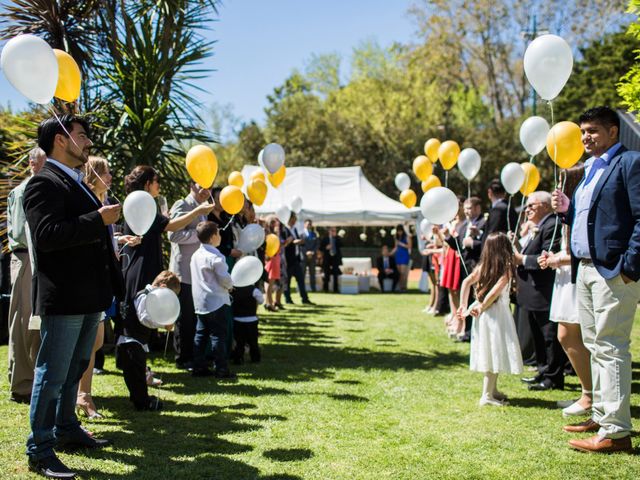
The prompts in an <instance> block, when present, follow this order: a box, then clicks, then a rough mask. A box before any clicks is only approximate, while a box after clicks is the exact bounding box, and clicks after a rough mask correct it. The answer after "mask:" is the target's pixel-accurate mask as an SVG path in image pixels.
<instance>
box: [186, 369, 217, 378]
mask: <svg viewBox="0 0 640 480" xmlns="http://www.w3.org/2000/svg"><path fill="white" fill-rule="evenodd" d="M191 376H192V377H212V376H213V370H211V369H210V368H194V369H193V371H192V372H191Z"/></svg>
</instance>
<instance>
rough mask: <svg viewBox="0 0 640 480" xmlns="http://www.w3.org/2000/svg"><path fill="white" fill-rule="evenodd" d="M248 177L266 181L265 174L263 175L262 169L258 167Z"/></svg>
mask: <svg viewBox="0 0 640 480" xmlns="http://www.w3.org/2000/svg"><path fill="white" fill-rule="evenodd" d="M250 178H251V180H256V179H260V180H262V181H263V182H266V181H267V177H265V176H264V172H263V171H262V170H260V169H258V170H256V171H255V172H253V173H252V174H251V177H250Z"/></svg>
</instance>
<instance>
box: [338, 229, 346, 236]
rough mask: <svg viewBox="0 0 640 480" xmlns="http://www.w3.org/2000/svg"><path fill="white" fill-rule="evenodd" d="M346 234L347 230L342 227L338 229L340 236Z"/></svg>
mask: <svg viewBox="0 0 640 480" xmlns="http://www.w3.org/2000/svg"><path fill="white" fill-rule="evenodd" d="M346 234H347V232H346V231H345V230H343V229H342V228H341V229H340V230H338V236H339V237H340V238H343V237H344V236H345V235H346Z"/></svg>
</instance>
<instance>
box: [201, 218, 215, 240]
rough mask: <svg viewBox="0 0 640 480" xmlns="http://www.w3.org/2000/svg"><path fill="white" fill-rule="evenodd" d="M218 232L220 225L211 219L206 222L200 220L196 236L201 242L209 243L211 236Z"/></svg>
mask: <svg viewBox="0 0 640 480" xmlns="http://www.w3.org/2000/svg"><path fill="white" fill-rule="evenodd" d="M217 233H218V225H216V224H215V223H213V222H212V221H210V220H205V221H204V222H200V223H199V224H198V226H197V227H196V236H197V237H198V240H200V243H209V240H211V237H213V236H214V235H216V234H217Z"/></svg>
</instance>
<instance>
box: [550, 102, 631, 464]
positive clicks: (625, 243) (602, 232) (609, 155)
mask: <svg viewBox="0 0 640 480" xmlns="http://www.w3.org/2000/svg"><path fill="white" fill-rule="evenodd" d="M579 121H580V129H581V131H582V142H583V144H584V146H585V150H586V152H587V153H588V154H590V155H591V158H589V160H587V162H586V164H585V178H584V180H583V181H582V182H581V183H580V185H579V186H578V188H577V189H576V191H575V193H574V196H573V198H572V199H571V200H569V199H568V198H567V196H566V195H564V194H563V193H562V192H561V191H559V190H556V191H555V192H554V199H553V205H554V208H555V209H556V211H557V212H559V213H566V215H565V220H566V222H567V223H568V224H569V225H571V256H572V267H573V268H572V273H573V278H574V280H575V281H576V294H577V303H578V314H579V317H580V326H581V328H582V337H583V340H584V344H585V346H586V347H587V348H588V349H589V352H590V353H591V370H592V375H593V411H592V418H591V419H589V420H587V421H586V422H582V423H580V424H576V425H567V426H565V427H564V429H565V431H567V432H597V435H595V436H593V437H590V438H587V439H584V440H571V441H570V442H569V444H570V445H571V446H572V447H573V448H575V449H578V450H583V451H589V452H613V451H631V449H632V446H631V437H630V432H631V412H630V403H629V400H630V396H631V354H630V352H629V343H630V335H631V327H632V325H633V319H634V315H635V311H636V307H637V303H638V299H640V284H639V283H638V279H640V153H639V152H632V151H629V150H627V149H626V148H625V147H623V146H622V145H621V144H620V143H619V141H618V133H619V131H620V119H619V118H618V115H617V114H616V112H615V111H614V110H612V109H610V108H608V107H596V108H592V109H590V110H587V111H586V112H585V113H583V114H582V115H581V116H580V119H579Z"/></svg>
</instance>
